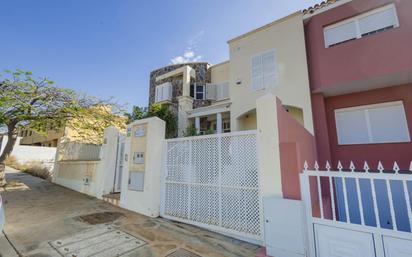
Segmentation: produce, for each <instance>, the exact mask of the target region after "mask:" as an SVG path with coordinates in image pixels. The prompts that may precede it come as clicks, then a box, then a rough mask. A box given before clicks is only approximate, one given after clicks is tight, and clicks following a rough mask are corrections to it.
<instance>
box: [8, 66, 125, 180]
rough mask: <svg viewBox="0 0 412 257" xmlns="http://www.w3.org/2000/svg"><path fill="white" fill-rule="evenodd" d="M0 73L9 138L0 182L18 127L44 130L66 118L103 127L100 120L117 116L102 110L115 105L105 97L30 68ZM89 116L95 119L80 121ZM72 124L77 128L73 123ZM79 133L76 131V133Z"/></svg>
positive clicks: (83, 125)
mask: <svg viewBox="0 0 412 257" xmlns="http://www.w3.org/2000/svg"><path fill="white" fill-rule="evenodd" d="M2 75H3V78H2V80H1V81H0V125H1V126H3V127H4V128H5V130H6V131H7V132H6V133H7V136H8V138H9V140H8V141H7V144H6V146H5V148H4V151H3V153H2V154H1V155H0V186H3V185H4V184H5V183H6V181H5V178H4V161H5V159H6V158H7V156H9V155H10V154H11V152H12V151H13V147H14V145H15V142H16V139H17V132H18V128H19V127H25V128H29V129H31V130H34V131H36V132H38V133H44V132H45V131H47V130H48V129H50V128H58V127H62V126H63V125H64V124H66V123H67V122H68V121H73V120H75V121H78V124H77V127H85V126H87V128H89V129H90V130H94V129H96V130H102V128H101V127H102V124H103V123H104V124H105V125H107V124H108V123H110V122H111V121H114V120H115V119H116V118H118V116H116V115H114V114H113V113H112V112H108V111H101V110H105V109H107V108H109V106H110V108H111V110H112V107H116V106H115V105H113V104H111V103H109V102H108V101H101V100H98V99H97V98H95V97H90V96H86V95H79V94H77V93H76V92H75V91H73V90H71V89H66V88H60V87H56V86H54V85H53V84H54V83H53V81H51V80H49V79H47V78H33V76H32V73H31V72H28V71H22V70H19V69H17V70H16V71H13V72H12V71H5V73H4V74H2ZM88 117H89V118H90V117H93V118H94V119H95V121H94V122H82V121H86V120H87V118H88ZM96 121H100V122H96ZM116 121H117V120H116ZM79 123H81V126H80V125H79ZM74 124H76V123H74ZM74 127H75V128H76V125H74ZM103 129H104V128H103ZM83 131H85V130H83ZM82 133H83V132H82V131H79V135H81V134H82ZM1 164H3V165H1Z"/></svg>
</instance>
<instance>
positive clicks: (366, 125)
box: [335, 101, 410, 145]
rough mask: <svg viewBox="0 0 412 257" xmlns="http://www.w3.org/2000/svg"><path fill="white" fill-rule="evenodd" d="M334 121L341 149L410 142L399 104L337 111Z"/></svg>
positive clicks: (402, 107) (375, 105) (404, 117)
mask: <svg viewBox="0 0 412 257" xmlns="http://www.w3.org/2000/svg"><path fill="white" fill-rule="evenodd" d="M335 119H336V130H337V135H338V143H339V144H340V145H345V144H372V143H398V142H410V135H409V128H408V124H407V121H406V115H405V110H404V106H403V103H402V102H400V101H399V102H389V103H383V104H374V105H367V106H358V107H353V108H346V109H338V110H336V111H335Z"/></svg>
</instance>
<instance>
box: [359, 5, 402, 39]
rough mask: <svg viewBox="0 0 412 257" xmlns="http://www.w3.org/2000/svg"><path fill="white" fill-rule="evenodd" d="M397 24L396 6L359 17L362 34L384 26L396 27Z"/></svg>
mask: <svg viewBox="0 0 412 257" xmlns="http://www.w3.org/2000/svg"><path fill="white" fill-rule="evenodd" d="M396 25H397V18H396V14H395V8H394V6H391V7H390V8H389V9H386V10H382V11H379V12H376V13H373V14H371V15H368V16H366V17H364V18H361V19H359V27H360V32H361V34H362V35H364V34H367V33H369V32H373V31H377V30H380V29H383V28H388V27H392V26H393V27H395V26H396Z"/></svg>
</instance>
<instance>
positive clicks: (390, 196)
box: [386, 179, 398, 230]
mask: <svg viewBox="0 0 412 257" xmlns="http://www.w3.org/2000/svg"><path fill="white" fill-rule="evenodd" d="M386 190H387V192H388V198H389V210H390V211H391V221H392V226H393V229H394V230H398V227H397V224H396V217H395V210H394V208H393V197H392V189H391V185H390V183H389V179H387V180H386Z"/></svg>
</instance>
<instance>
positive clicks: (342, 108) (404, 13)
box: [304, 0, 412, 170]
mask: <svg viewBox="0 0 412 257" xmlns="http://www.w3.org/2000/svg"><path fill="white" fill-rule="evenodd" d="M411 9H412V2H411V1H408V0H399V1H390V0H352V1H348V0H341V1H327V3H324V4H323V5H319V6H316V7H315V8H310V9H307V10H305V11H304V12H305V15H304V27H305V37H306V50H307V59H308V68H309V77H310V90H311V98H312V109H313V120H314V129H315V137H316V144H317V151H318V152H317V154H318V159H319V160H320V161H321V162H322V163H325V161H326V160H331V161H332V163H333V165H334V166H336V163H337V162H338V161H339V160H340V161H341V162H342V163H344V165H348V164H349V162H350V161H351V160H352V161H354V163H355V165H356V166H357V167H362V166H363V162H364V161H365V160H367V161H368V162H369V163H370V164H371V165H373V166H374V167H377V164H378V161H382V162H383V163H384V164H386V165H392V164H393V162H394V161H397V162H398V164H399V165H400V167H401V169H404V170H407V169H408V168H409V164H410V157H411V152H412V143H411V129H412V54H411V51H410V46H411V42H412V26H411V24H412V17H411V15H410V10H411Z"/></svg>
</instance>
